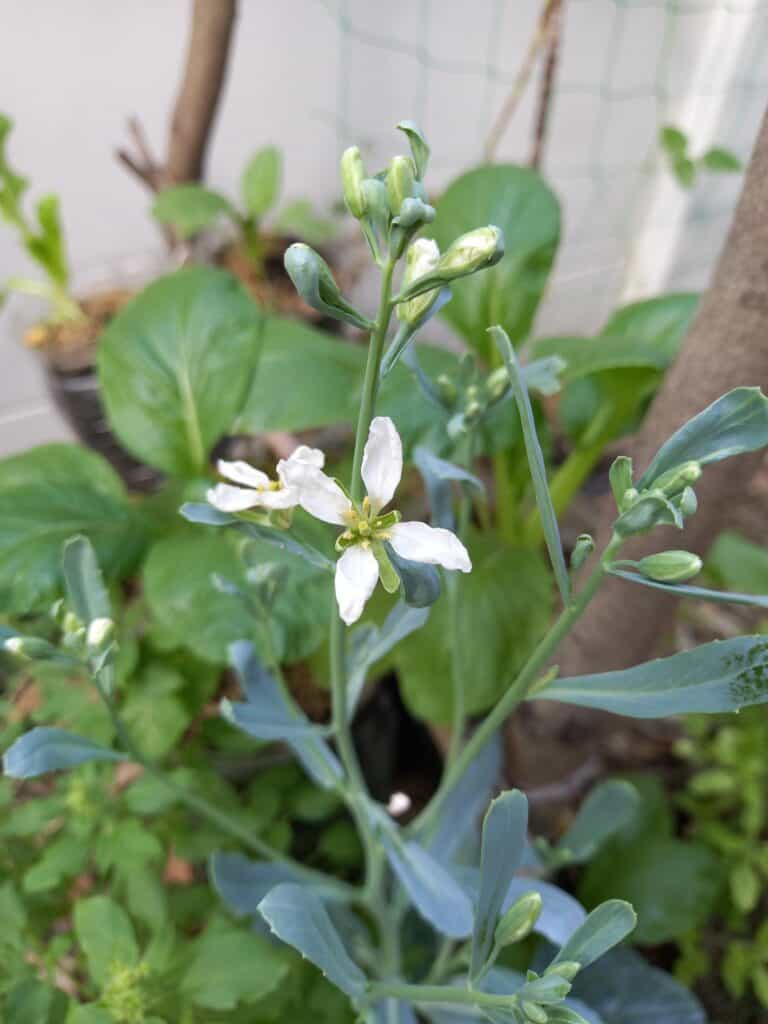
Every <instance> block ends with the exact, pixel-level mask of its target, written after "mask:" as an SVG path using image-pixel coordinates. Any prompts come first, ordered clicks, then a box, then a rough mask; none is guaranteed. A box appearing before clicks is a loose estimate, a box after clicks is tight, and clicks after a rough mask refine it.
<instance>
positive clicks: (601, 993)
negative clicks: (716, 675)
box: [573, 949, 735, 1024]
mask: <svg viewBox="0 0 768 1024" xmlns="http://www.w3.org/2000/svg"><path fill="white" fill-rule="evenodd" d="M573 994H574V995H576V996H578V998H579V999H583V1000H584V1002H585V1003H587V1004H588V1005H589V1006H593V1007H594V1008H595V1009H596V1010H597V1011H598V1013H600V1014H601V1018H602V1020H603V1021H604V1022H605V1024H707V1018H706V1015H705V1013H704V1011H703V1010H702V1008H701V1006H700V1005H699V1003H698V1001H697V1000H696V998H695V997H694V996H693V995H691V993H690V992H688V991H687V990H686V989H685V988H683V986H682V985H681V984H680V983H679V982H677V981H675V979H674V978H673V977H672V976H671V975H669V974H666V973H665V972H664V971H661V970H659V969H658V967H651V966H650V964H648V963H646V961H645V960H644V959H643V958H642V957H641V956H640V955H639V954H638V953H635V952H634V951H633V950H631V949H616V950H613V951H612V952H611V953H609V954H608V955H607V956H605V957H603V958H602V960H599V961H598V962H597V963H596V964H595V965H594V966H593V967H591V968H590V969H589V970H588V971H584V972H583V973H581V974H579V976H578V977H577V978H576V981H575V982H574V987H573ZM734 1024H735V1022H734Z"/></svg>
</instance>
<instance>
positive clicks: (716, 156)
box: [701, 146, 744, 174]
mask: <svg viewBox="0 0 768 1024" xmlns="http://www.w3.org/2000/svg"><path fill="white" fill-rule="evenodd" d="M701 166H702V167H706V169H707V170H708V171H715V172H716V173H719V174H738V172H739V171H743V170H744V165H743V164H742V162H741V160H739V158H738V157H737V156H736V154H735V153H732V152H731V151H730V150H729V149H723V147H722V146H713V147H712V149H708V150H707V152H706V153H705V154H704V156H703V157H702V158H701Z"/></svg>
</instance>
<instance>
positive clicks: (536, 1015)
mask: <svg viewBox="0 0 768 1024" xmlns="http://www.w3.org/2000/svg"><path fill="white" fill-rule="evenodd" d="M520 1009H521V1010H522V1011H523V1016H524V1017H525V1019H526V1020H527V1021H530V1022H531V1024H547V1021H548V1020H549V1014H548V1013H547V1011H546V1010H545V1009H544V1008H543V1007H542V1006H537V1005H536V1003H529V1002H528V1001H527V1000H523V1002H522V1003H521V1004H520Z"/></svg>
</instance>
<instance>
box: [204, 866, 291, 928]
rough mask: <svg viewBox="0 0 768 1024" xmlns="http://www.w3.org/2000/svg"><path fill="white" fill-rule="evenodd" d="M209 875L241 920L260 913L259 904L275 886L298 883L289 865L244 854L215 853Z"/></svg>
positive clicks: (220, 894) (222, 896) (223, 898)
mask: <svg viewBox="0 0 768 1024" xmlns="http://www.w3.org/2000/svg"><path fill="white" fill-rule="evenodd" d="M209 873H210V877H211V883H212V884H213V887H214V889H215V890H216V892H217V893H218V894H219V896H221V898H222V900H223V901H224V902H225V903H226V905H227V906H228V907H229V909H230V910H231V911H232V913H233V914H236V915H237V916H238V917H243V916H246V915H252V914H256V913H258V910H259V904H260V903H261V901H262V900H263V899H264V897H265V896H266V895H267V894H268V893H269V892H271V891H272V889H274V888H275V886H277V885H281V884H282V883H284V882H296V881H298V879H297V877H296V872H295V871H293V870H292V869H291V868H290V867H289V866H287V865H285V864H280V863H276V862H273V861H265V860H262V861H256V860H251V859H250V858H249V857H245V856H243V854H242V853H214V854H213V856H212V857H211V859H210V863H209Z"/></svg>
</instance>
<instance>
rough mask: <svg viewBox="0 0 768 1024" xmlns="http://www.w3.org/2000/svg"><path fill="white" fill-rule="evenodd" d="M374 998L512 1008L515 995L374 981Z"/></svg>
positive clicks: (372, 994)
mask: <svg viewBox="0 0 768 1024" xmlns="http://www.w3.org/2000/svg"><path fill="white" fill-rule="evenodd" d="M368 994H369V996H370V997H371V999H372V1000H376V999H386V998H387V997H389V998H392V999H402V1000H404V1001H405V1002H409V1003H462V1004H464V1005H465V1006H488V1007H496V1008H503V1009H508V1010H511V1009H512V1007H513V1006H514V1005H515V1003H516V1001H517V1000H516V998H515V996H513V995H511V996H509V995H491V994H490V993H487V992H480V991H478V990H476V989H468V988H459V987H458V986H452V985H400V984H396V983H392V982H388V981H383V982H374V983H373V984H372V985H370V986H369V988H368Z"/></svg>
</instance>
